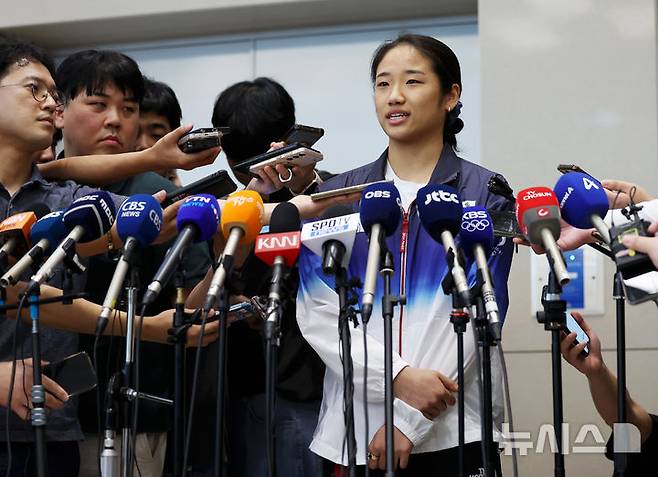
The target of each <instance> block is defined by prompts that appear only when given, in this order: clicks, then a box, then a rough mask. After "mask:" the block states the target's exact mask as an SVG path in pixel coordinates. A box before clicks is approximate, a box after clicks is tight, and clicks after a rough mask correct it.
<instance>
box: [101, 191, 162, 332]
mask: <svg viewBox="0 0 658 477" xmlns="http://www.w3.org/2000/svg"><path fill="white" fill-rule="evenodd" d="M161 228H162V207H161V206H160V204H159V203H158V201H157V200H155V198H154V197H153V196H152V195H148V194H136V195H133V196H131V197H129V198H128V199H126V201H125V202H124V203H123V204H122V205H121V208H120V209H119V214H118V216H117V233H118V234H119V238H121V241H122V242H123V253H122V254H121V258H120V259H119V262H118V263H117V267H116V269H115V270H114V275H113V276H112V281H111V282H110V286H109V288H108V290H107V294H106V295H105V300H104V301H103V308H102V309H101V313H100V315H99V316H98V321H97V323H96V336H100V335H102V334H103V331H105V327H106V326H107V322H108V320H109V319H110V315H111V314H112V312H113V311H114V308H115V307H116V302H117V299H118V298H119V295H120V294H121V287H122V286H123V282H124V280H125V279H126V275H127V274H128V270H129V269H130V264H131V261H132V256H133V254H134V253H135V251H136V250H137V249H138V248H139V247H141V248H144V247H147V246H148V245H150V244H152V243H153V241H154V240H155V239H156V237H157V236H158V235H159V234H160V229H161Z"/></svg>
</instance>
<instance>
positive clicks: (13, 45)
mask: <svg viewBox="0 0 658 477" xmlns="http://www.w3.org/2000/svg"><path fill="white" fill-rule="evenodd" d="M23 59H26V60H28V61H36V62H38V63H41V64H42V65H43V66H45V67H46V69H47V70H48V71H50V74H51V75H52V76H53V77H54V76H55V63H54V62H53V59H52V58H51V57H50V55H49V54H48V53H47V52H46V51H45V50H44V49H42V48H40V47H38V46H36V45H33V44H32V43H29V42H26V41H21V40H16V39H13V38H10V37H7V36H0V79H2V78H4V77H5V76H6V75H7V74H8V73H9V69H10V68H11V67H12V66H13V65H16V64H17V63H19V62H20V61H21V60H23Z"/></svg>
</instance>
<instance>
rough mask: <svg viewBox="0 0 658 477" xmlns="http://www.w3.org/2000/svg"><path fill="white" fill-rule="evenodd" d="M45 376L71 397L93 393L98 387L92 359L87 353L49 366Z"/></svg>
mask: <svg viewBox="0 0 658 477" xmlns="http://www.w3.org/2000/svg"><path fill="white" fill-rule="evenodd" d="M43 374H44V375H45V376H48V377H49V378H50V379H52V380H53V381H55V382H56V383H57V384H59V385H60V386H61V387H62V388H63V389H64V391H66V392H67V394H68V396H69V397H71V396H77V395H78V394H82V393H84V392H87V391H91V390H92V389H94V388H95V387H96V386H97V385H98V380H97V379H96V372H95V371H94V367H93V366H92V364H91V359H89V355H88V354H87V353H85V352H81V353H76V354H73V355H71V356H69V357H67V358H64V359H63V360H61V361H56V362H54V363H50V364H47V365H46V366H44V367H43Z"/></svg>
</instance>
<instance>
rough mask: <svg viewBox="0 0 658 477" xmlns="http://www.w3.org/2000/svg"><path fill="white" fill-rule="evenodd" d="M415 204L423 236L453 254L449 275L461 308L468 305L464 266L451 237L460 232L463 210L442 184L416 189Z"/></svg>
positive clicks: (449, 190)
mask: <svg viewBox="0 0 658 477" xmlns="http://www.w3.org/2000/svg"><path fill="white" fill-rule="evenodd" d="M416 205H417V206H418V214H419V215H420V222H421V224H423V228H424V229H425V230H426V231H427V233H428V234H429V235H430V236H431V237H432V238H433V239H434V240H436V241H437V242H440V243H442V244H443V248H444V249H445V250H446V253H450V251H452V254H453V255H454V259H453V260H452V264H448V265H449V266H450V273H451V275H452V280H453V282H454V285H455V288H456V289H457V293H458V294H459V297H460V298H461V302H462V305H463V306H470V305H471V296H470V291H469V289H468V282H467V281H466V273H465V272H464V267H463V266H462V264H461V263H460V260H459V258H460V256H459V250H458V249H457V246H456V245H455V239H454V237H455V235H457V234H458V233H459V231H460V230H461V224H462V215H463V212H464V209H463V207H462V203H461V200H460V198H459V194H458V193H457V190H456V189H454V188H452V187H450V186H446V185H438V184H428V185H426V186H425V187H421V188H420V189H419V190H418V194H417V196H416Z"/></svg>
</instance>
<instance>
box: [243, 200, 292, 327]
mask: <svg viewBox="0 0 658 477" xmlns="http://www.w3.org/2000/svg"><path fill="white" fill-rule="evenodd" d="M300 226H301V220H300V218H299V210H297V207H295V206H294V205H293V204H291V203H290V202H281V203H280V204H279V205H277V206H276V207H275V208H274V210H273V211H272V218H271V219H270V230H269V233H266V234H261V235H259V236H258V237H257V238H256V247H255V249H254V255H256V257H258V258H259V259H260V260H261V261H263V262H264V263H266V264H267V265H270V266H271V267H272V278H271V279H270V292H269V295H268V304H267V321H266V322H265V337H266V338H267V339H272V338H273V337H274V331H275V328H276V325H277V323H278V319H277V318H278V312H279V307H280V305H281V291H282V290H281V286H282V284H283V280H284V277H285V274H286V271H287V269H288V268H291V267H293V266H294V265H295V262H296V261H297V257H298V256H299V249H300V247H301V240H300V235H301V234H300V231H299V228H300Z"/></svg>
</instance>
